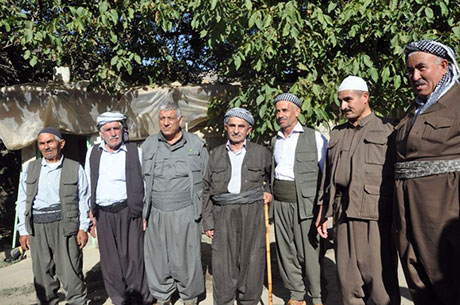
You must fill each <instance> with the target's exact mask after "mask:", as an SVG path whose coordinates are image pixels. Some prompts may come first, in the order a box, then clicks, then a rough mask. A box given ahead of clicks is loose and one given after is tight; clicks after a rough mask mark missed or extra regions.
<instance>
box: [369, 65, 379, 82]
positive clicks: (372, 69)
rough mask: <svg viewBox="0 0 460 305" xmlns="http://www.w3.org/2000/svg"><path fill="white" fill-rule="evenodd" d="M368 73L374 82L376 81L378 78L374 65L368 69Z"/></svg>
mask: <svg viewBox="0 0 460 305" xmlns="http://www.w3.org/2000/svg"><path fill="white" fill-rule="evenodd" d="M369 74H370V75H371V78H372V80H373V81H374V83H377V81H378V80H379V72H378V71H377V69H376V68H374V67H371V68H370V69H369Z"/></svg>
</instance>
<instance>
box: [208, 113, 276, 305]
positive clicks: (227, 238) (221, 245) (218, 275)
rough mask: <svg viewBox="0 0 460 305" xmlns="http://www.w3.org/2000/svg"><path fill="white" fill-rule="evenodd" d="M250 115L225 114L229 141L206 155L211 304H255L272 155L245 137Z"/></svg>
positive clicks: (262, 264) (250, 125) (260, 277)
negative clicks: (212, 298) (210, 251)
mask: <svg viewBox="0 0 460 305" xmlns="http://www.w3.org/2000/svg"><path fill="white" fill-rule="evenodd" d="M253 126H254V118H253V116H252V114H251V113H250V112H249V111H248V110H246V109H244V108H233V109H230V110H229V111H227V113H226V114H225V117H224V128H225V131H226V133H227V138H228V141H227V143H226V144H224V145H221V146H219V147H217V148H216V149H214V150H213V151H212V153H211V155H210V158H209V162H208V167H207V169H206V176H205V178H204V181H203V183H204V189H203V230H204V231H205V233H206V235H207V236H208V237H209V238H212V275H213V296H214V304H217V305H224V304H233V302H234V300H238V303H239V304H245V305H250V304H258V303H259V301H260V296H261V294H262V288H263V280H264V267H265V259H264V258H265V246H264V245H265V240H264V236H265V235H264V232H265V228H264V213H263V210H264V209H263V204H264V203H265V204H268V203H269V202H270V200H271V194H270V191H269V189H270V185H269V180H270V159H271V154H270V152H269V150H268V149H267V148H265V147H264V146H262V145H259V144H255V143H252V142H250V141H249V140H248V136H249V133H250V132H251V130H252V128H253Z"/></svg>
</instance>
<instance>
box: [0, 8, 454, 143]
mask: <svg viewBox="0 0 460 305" xmlns="http://www.w3.org/2000/svg"><path fill="white" fill-rule="evenodd" d="M0 29H1V33H0V35H1V36H0V39H1V42H2V44H1V46H2V47H0V65H1V67H2V70H3V71H6V72H5V73H4V74H5V75H3V76H1V78H0V82H1V84H10V83H14V82H19V81H24V80H27V81H37V80H47V79H49V78H50V77H51V76H50V75H51V69H52V67H54V66H55V65H66V66H70V67H71V70H72V75H73V80H74V81H78V80H89V81H90V82H91V84H93V85H94V86H99V87H102V88H105V89H107V90H109V91H110V92H114V93H116V92H117V91H119V90H122V89H123V88H125V87H127V86H133V85H148V84H153V83H156V84H163V83H164V82H169V81H176V80H177V81H180V82H182V83H189V82H200V81H201V78H202V77H203V75H205V74H206V73H208V74H209V73H212V74H213V75H216V76H217V77H216V79H217V81H221V82H238V83H239V84H240V85H241V90H240V93H239V95H238V96H236V97H235V98H234V99H233V100H232V101H231V102H230V104H229V105H228V104H226V103H224V102H223V101H219V100H215V101H214V102H213V103H212V105H211V111H209V114H210V117H211V119H212V120H211V122H214V123H215V124H217V125H218V124H221V118H222V116H221V114H222V112H224V111H225V110H226V109H228V108H229V107H231V106H240V105H244V106H245V107H248V108H249V109H250V110H251V111H252V113H253V114H255V116H256V118H257V124H256V125H257V128H256V134H257V136H260V135H262V136H263V137H268V136H269V135H271V134H273V132H274V131H275V130H276V129H277V126H276V122H275V120H274V107H273V104H272V100H273V97H274V96H275V95H277V94H278V93H280V92H282V91H290V92H292V93H295V94H297V95H298V96H299V97H301V98H302V100H303V102H304V103H303V106H302V109H303V111H302V117H301V120H302V122H303V123H306V124H308V125H318V124H319V123H321V122H329V121H331V120H332V121H334V120H336V119H337V114H338V109H337V105H338V102H337V98H336V90H337V86H338V84H339V83H340V82H341V80H342V79H343V78H344V77H346V76H347V75H349V74H355V75H359V76H362V77H363V78H365V79H366V80H368V84H369V87H370V91H371V103H373V106H374V108H375V109H376V111H377V112H378V113H380V114H382V115H385V116H392V117H398V116H399V115H401V112H402V111H403V110H404V109H405V108H407V105H408V104H409V102H410V100H411V98H412V93H411V92H410V89H409V86H408V82H407V79H406V78H405V66H404V55H403V48H404V46H405V45H406V44H407V43H408V42H410V41H413V40H419V39H422V38H432V39H437V40H440V41H442V42H444V43H446V44H448V45H450V46H452V47H454V48H456V52H457V53H459V51H460V48H459V45H460V44H459V42H460V5H459V2H458V0H440V1H429V0H406V1H402V0H385V1H384V0H377V1H375V0H374V1H373V0H330V1H324V0H312V1H293V0H291V1H275V0H255V1H251V0H235V1H218V0H191V1H184V0H181V1H170V0H169V1H166V0H156V1H147V0H138V1H133V0H118V1H116V0H114V1H108V0H102V1H101V0H99V1H98V0H89V1H82V0H73V1H61V0H49V1H44V0H42V1H39V0H18V1H12V0H7V1H3V2H2V3H1V4H0Z"/></svg>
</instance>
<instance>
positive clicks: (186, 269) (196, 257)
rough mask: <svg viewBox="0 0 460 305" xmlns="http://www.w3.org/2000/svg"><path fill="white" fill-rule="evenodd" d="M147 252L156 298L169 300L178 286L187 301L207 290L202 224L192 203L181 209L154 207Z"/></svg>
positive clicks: (148, 267) (151, 288)
mask: <svg viewBox="0 0 460 305" xmlns="http://www.w3.org/2000/svg"><path fill="white" fill-rule="evenodd" d="M144 251H145V268H146V270H147V279H148V284H149V289H150V292H151V293H152V295H153V297H154V298H156V299H157V300H159V301H168V300H170V299H171V295H172V294H173V293H174V291H175V290H176V288H177V290H178V291H179V296H180V297H181V299H182V300H183V301H191V300H196V298H197V297H198V296H199V295H200V294H201V293H203V292H204V275H203V267H202V265H201V223H200V222H198V221H195V219H194V210H193V206H192V205H190V206H188V207H185V208H183V209H180V210H177V211H160V210H158V209H156V208H154V207H152V209H151V211H150V216H149V220H148V226H147V230H146V232H145V245H144Z"/></svg>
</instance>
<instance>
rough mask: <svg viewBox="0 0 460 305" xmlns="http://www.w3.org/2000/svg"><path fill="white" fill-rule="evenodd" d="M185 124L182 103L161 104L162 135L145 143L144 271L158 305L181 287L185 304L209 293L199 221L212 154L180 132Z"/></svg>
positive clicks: (192, 136) (202, 142)
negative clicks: (206, 284)
mask: <svg viewBox="0 0 460 305" xmlns="http://www.w3.org/2000/svg"><path fill="white" fill-rule="evenodd" d="M182 120H183V117H182V115H181V111H180V108H179V106H178V105H177V104H175V103H170V102H165V103H163V104H161V105H160V113H159V125H160V130H161V132H160V133H157V134H154V135H151V136H149V137H148V138H147V139H146V140H145V142H144V144H142V151H143V155H144V157H143V163H142V170H143V174H144V182H145V188H146V192H145V198H144V212H143V217H144V227H145V229H146V232H145V268H146V270H147V279H148V283H149V288H150V292H151V293H152V295H153V296H154V298H156V299H157V304H170V302H171V295H172V294H173V292H174V291H175V290H176V288H177V290H178V291H179V296H180V297H181V299H182V300H183V301H184V303H185V304H196V302H197V297H198V296H199V295H200V294H201V293H203V291H204V278H203V269H202V266H201V254H200V244H201V222H200V218H201V206H202V204H201V193H202V180H203V174H204V170H205V167H206V163H207V161H208V151H207V150H206V145H205V142H204V141H203V140H201V139H200V138H199V137H198V136H196V135H194V134H190V133H188V132H186V131H184V130H182V129H181V128H180V125H181V123H182Z"/></svg>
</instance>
